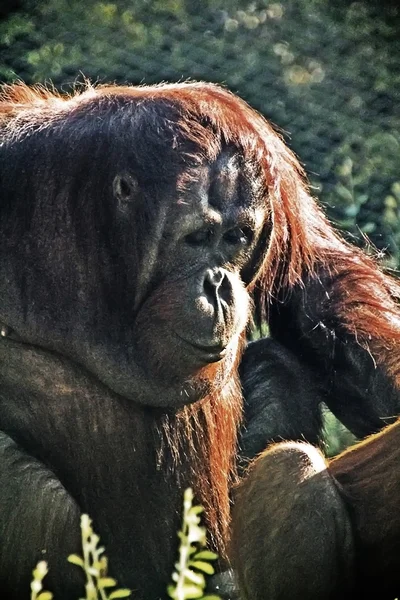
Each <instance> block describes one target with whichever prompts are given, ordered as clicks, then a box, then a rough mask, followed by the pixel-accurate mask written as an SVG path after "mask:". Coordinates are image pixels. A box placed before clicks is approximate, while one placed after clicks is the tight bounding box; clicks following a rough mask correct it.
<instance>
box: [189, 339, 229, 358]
mask: <svg viewBox="0 0 400 600" xmlns="http://www.w3.org/2000/svg"><path fill="white" fill-rule="evenodd" d="M181 339H182V340H183V341H184V342H186V344H188V345H189V346H190V347H191V348H192V349H193V350H195V351H197V352H199V353H201V354H202V355H203V357H204V358H205V359H206V360H207V362H210V363H211V362H218V361H219V360H221V359H222V358H224V356H225V355H226V353H227V348H221V347H220V346H200V345H197V344H193V342H188V341H187V340H184V339H183V338H181Z"/></svg>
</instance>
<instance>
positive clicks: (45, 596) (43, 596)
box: [37, 592, 53, 600]
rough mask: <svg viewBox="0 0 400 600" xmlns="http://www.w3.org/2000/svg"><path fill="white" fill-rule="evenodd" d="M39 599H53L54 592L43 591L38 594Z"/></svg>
mask: <svg viewBox="0 0 400 600" xmlns="http://www.w3.org/2000/svg"><path fill="white" fill-rule="evenodd" d="M37 600H53V594H52V593H51V592H41V593H40V594H39V596H37Z"/></svg>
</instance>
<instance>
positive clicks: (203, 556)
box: [193, 550, 218, 560]
mask: <svg viewBox="0 0 400 600" xmlns="http://www.w3.org/2000/svg"><path fill="white" fill-rule="evenodd" d="M193 558H194V559H196V560H197V559H198V560H217V558H218V554H215V552H211V550H200V552H197V553H196V554H195V555H194V557H193Z"/></svg>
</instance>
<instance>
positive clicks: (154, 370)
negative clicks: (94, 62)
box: [0, 139, 265, 406]
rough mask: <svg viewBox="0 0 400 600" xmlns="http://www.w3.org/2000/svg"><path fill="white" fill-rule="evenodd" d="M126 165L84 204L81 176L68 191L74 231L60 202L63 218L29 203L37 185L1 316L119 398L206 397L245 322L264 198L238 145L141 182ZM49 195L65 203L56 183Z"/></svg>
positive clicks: (7, 275) (223, 373)
mask: <svg viewBox="0 0 400 600" xmlns="http://www.w3.org/2000/svg"><path fill="white" fill-rule="evenodd" d="M58 142H59V141H58V140H57V139H55V141H54V144H55V145H57V144H58ZM52 150H53V151H54V148H52ZM39 152H42V150H39ZM60 152H63V150H62V149H60ZM168 152H169V153H171V154H173V152H174V151H173V149H169V150H168ZM43 154H44V156H43V161H44V162H45V161H46V158H47V157H46V149H44V150H43ZM54 156H55V155H54V154H53V155H52V160H53V161H54V160H56V159H55V158H54ZM165 159H166V161H167V162H168V161H169V162H170V163H174V161H175V162H177V159H176V158H175V157H174V156H170V157H167V156H166V158H165ZM60 160H61V159H60ZM126 162H127V168H126V169H120V170H119V171H118V172H115V171H111V173H108V174H107V176H104V182H103V181H101V177H103V175H102V173H101V172H100V171H99V173H98V175H97V176H98V178H99V179H100V183H101V184H102V189H101V194H102V195H100V197H98V198H97V199H96V201H95V203H93V202H92V206H89V207H87V206H85V204H84V202H85V183H84V184H81V185H80V186H78V188H77V189H76V192H75V193H76V196H77V200H76V202H78V203H79V202H82V204H83V210H82V214H81V219H82V225H81V226H82V227H83V223H85V224H86V232H85V234H84V235H83V236H82V238H80V237H79V235H80V234H79V233H78V234H77V233H76V223H73V222H72V221H71V219H70V217H69V208H68V203H67V205H66V208H65V213H66V214H64V215H63V216H62V217H61V216H60V207H59V206H57V207H56V210H54V209H53V210H52V207H51V206H50V207H49V206H48V205H46V204H44V203H43V205H41V203H40V201H37V197H38V196H39V195H40V193H41V190H40V189H39V190H36V198H35V200H36V203H37V207H36V209H35V210H36V214H37V220H38V224H39V225H40V227H39V228H37V229H34V226H35V221H33V226H32V232H33V233H34V235H32V236H31V235H30V232H28V234H27V235H26V236H25V240H26V242H25V243H22V244H21V243H20V245H19V250H18V252H17V253H16V252H15V247H13V248H6V249H5V252H4V254H3V255H5V254H7V253H9V259H8V260H7V261H6V263H4V264H3V266H2V268H1V276H2V280H3V281H7V282H8V284H7V288H6V290H5V291H4V293H3V294H2V296H3V299H2V309H1V314H0V320H1V321H2V322H4V323H6V324H7V325H8V326H9V327H10V328H11V330H12V331H13V332H14V335H15V336H16V339H21V340H23V341H24V342H25V343H34V344H35V345H36V346H40V347H41V348H45V349H46V348H47V349H49V350H52V351H56V352H59V353H60V354H62V355H66V356H68V357H69V358H71V359H72V360H74V361H76V362H77V363H78V364H79V365H81V366H83V367H85V368H86V369H88V371H89V372H90V373H92V374H94V375H95V376H96V377H98V378H99V380H100V381H101V382H102V383H104V384H105V385H106V386H107V387H109V388H110V389H112V390H113V391H115V392H117V393H119V394H121V395H122V396H125V397H127V398H131V399H132V400H135V401H136V402H139V403H141V404H146V405H153V406H154V405H156V406H180V405H183V404H186V403H190V402H193V401H196V400H199V399H201V398H202V397H205V396H206V395H207V394H208V393H209V391H210V385H211V384H210V379H212V386H213V389H214V390H216V389H221V388H222V387H223V386H224V385H225V383H226V381H227V380H228V379H229V377H230V375H231V373H232V369H233V367H234V363H235V360H236V357H237V353H238V344H239V341H240V338H241V336H242V334H243V332H244V330H245V327H246V324H247V321H248V317H249V296H248V292H247V291H246V285H248V284H249V283H250V279H251V278H252V277H253V276H254V268H253V266H252V261H253V255H254V254H255V248H256V245H257V241H258V240H259V238H260V234H261V230H262V226H263V221H264V220H265V208H264V207H263V206H262V202H265V201H264V200H262V199H261V198H260V195H259V193H258V189H259V184H257V183H256V182H255V179H254V175H253V173H252V172H251V168H250V167H249V166H248V165H244V164H243V163H244V161H243V159H242V158H241V156H240V153H239V151H238V150H237V149H235V148H228V149H225V150H223V151H222V152H221V154H220V155H219V157H218V158H217V159H216V160H215V161H213V162H210V161H206V160H204V161H203V162H201V163H199V162H198V163H196V164H192V165H189V166H185V167H182V165H180V164H177V166H176V168H175V169H172V170H171V171H172V173H171V174H168V177H165V175H164V174H163V173H161V175H160V174H158V175H157V172H154V173H151V175H150V177H149V178H147V179H146V178H145V177H144V176H143V171H142V170H141V167H140V165H139V166H138V165H135V161H134V160H132V162H131V163H130V164H128V161H126ZM98 168H100V166H99V167H98ZM28 169H29V165H28ZM90 175H91V174H90V172H89V173H87V176H88V177H90ZM92 176H93V174H92ZM157 177H158V179H157ZM160 179H161V181H160ZM27 181H28V182H29V172H28V177H27ZM73 184H74V185H75V182H73ZM27 185H28V184H27ZM54 185H55V186H56V187H57V185H58V182H57V181H56V182H55V184H54ZM99 188H100V185H99ZM54 195H55V197H56V198H57V199H58V202H61V203H62V202H65V199H64V198H62V196H58V197H57V189H56V190H54ZM74 201H75V200H74ZM149 205H153V206H155V207H156V210H155V212H154V215H152V218H151V219H149V220H147V221H146V218H145V217H144V220H143V231H142V230H141V231H140V235H142V236H143V238H144V239H145V243H144V244H143V246H142V247H139V248H138V247H135V246H134V244H133V242H132V237H133V228H135V227H139V228H140V215H139V217H138V211H139V209H138V206H139V207H144V211H145V210H146V207H147V206H149ZM91 210H92V211H93V213H94V215H95V216H94V218H95V219H97V223H96V222H95V223H92V222H91V221H90V219H91V218H92V215H91V214H90V211H91ZM56 211H58V212H56ZM85 211H87V215H85ZM85 217H87V221H86V222H85ZM138 221H139V224H138ZM78 226H79V224H78ZM48 230H51V236H49V234H48ZM42 231H43V239H42V238H41V232H42ZM85 237H87V238H88V242H87V244H86V243H85ZM89 240H90V241H89ZM133 273H135V279H133V275H132V274H133ZM39 282H40V283H39ZM65 282H68V286H69V289H68V291H66V290H65ZM38 286H39V287H40V290H38ZM21 290H23V296H21ZM29 297H30V298H31V299H32V301H31V302H30V303H29V302H28V306H27V305H26V304H27V303H26V299H27V298H28V299H29ZM37 298H42V300H41V301H40V302H38V301H37ZM208 365H213V370H212V375H207V372H206V371H205V368H206V367H207V366H208Z"/></svg>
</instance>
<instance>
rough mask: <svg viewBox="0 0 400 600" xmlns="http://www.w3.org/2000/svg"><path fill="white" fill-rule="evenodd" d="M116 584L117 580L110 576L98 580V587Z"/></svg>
mask: <svg viewBox="0 0 400 600" xmlns="http://www.w3.org/2000/svg"><path fill="white" fill-rule="evenodd" d="M115 585H117V582H116V580H115V579H113V578H112V577H101V578H100V579H99V582H98V586H99V587H100V588H109V587H114V586H115Z"/></svg>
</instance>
